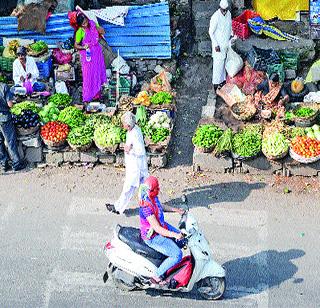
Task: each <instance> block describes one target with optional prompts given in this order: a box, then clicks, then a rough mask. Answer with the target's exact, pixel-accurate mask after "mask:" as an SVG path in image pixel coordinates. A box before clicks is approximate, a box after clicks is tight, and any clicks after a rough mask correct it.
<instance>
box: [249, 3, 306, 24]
mask: <svg viewBox="0 0 320 308" xmlns="http://www.w3.org/2000/svg"><path fill="white" fill-rule="evenodd" d="M253 7H254V9H255V11H256V12H258V13H259V14H260V16H261V17H262V18H264V19H267V20H268V19H271V18H274V17H279V18H280V19H282V20H294V19H295V17H296V12H297V11H309V0H277V1H270V0H254V1H253Z"/></svg>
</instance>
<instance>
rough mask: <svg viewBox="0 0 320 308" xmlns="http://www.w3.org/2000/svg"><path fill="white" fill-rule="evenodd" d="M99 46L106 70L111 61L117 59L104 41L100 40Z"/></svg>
mask: <svg viewBox="0 0 320 308" xmlns="http://www.w3.org/2000/svg"><path fill="white" fill-rule="evenodd" d="M99 44H100V45H101V47H102V52H103V56H104V62H105V64H106V68H108V67H110V66H111V63H112V61H113V60H114V59H115V58H116V57H117V55H116V54H115V53H114V52H113V51H112V49H111V47H110V46H109V45H108V43H107V41H106V40H104V39H100V40H99Z"/></svg>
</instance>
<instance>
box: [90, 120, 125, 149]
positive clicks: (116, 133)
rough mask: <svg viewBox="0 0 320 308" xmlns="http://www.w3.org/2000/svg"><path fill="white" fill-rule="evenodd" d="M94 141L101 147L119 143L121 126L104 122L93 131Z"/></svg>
mask: <svg viewBox="0 0 320 308" xmlns="http://www.w3.org/2000/svg"><path fill="white" fill-rule="evenodd" d="M93 138H94V141H95V142H96V144H97V145H99V146H101V147H107V146H112V145H116V144H119V143H121V127H119V126H115V125H113V124H104V125H101V126H99V127H97V128H96V129H95V131H94V136H93Z"/></svg>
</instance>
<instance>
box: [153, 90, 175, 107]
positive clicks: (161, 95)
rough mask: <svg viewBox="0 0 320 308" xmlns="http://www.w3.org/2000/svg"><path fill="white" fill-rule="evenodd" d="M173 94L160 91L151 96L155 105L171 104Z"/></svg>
mask: <svg viewBox="0 0 320 308" xmlns="http://www.w3.org/2000/svg"><path fill="white" fill-rule="evenodd" d="M172 98H173V96H172V95H171V94H170V93H169V92H165V91H160V92H158V93H156V94H154V95H152V96H151V97H150V101H151V103H152V104H154V105H163V104H171V102H172Z"/></svg>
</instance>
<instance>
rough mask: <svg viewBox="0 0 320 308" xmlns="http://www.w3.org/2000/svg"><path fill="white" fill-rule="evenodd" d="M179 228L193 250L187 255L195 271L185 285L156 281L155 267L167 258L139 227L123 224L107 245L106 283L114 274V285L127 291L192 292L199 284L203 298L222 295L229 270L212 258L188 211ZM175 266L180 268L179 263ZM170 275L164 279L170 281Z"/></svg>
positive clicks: (214, 298) (172, 275) (170, 273)
mask: <svg viewBox="0 0 320 308" xmlns="http://www.w3.org/2000/svg"><path fill="white" fill-rule="evenodd" d="M178 227H179V229H180V231H181V233H183V234H184V236H185V239H186V243H187V244H186V246H187V247H188V248H189V250H190V252H191V254H190V256H189V257H187V258H189V260H190V261H191V266H192V271H191V273H190V278H189V279H188V281H187V282H186V283H185V285H183V286H179V285H178V287H177V283H176V284H172V283H171V285H169V286H168V285H158V284H153V283H152V282H151V280H150V278H151V277H153V276H154V275H155V272H156V269H157V268H158V267H159V265H160V264H161V263H162V262H163V260H165V259H166V258H167V257H166V256H164V255H162V254H161V253H159V252H157V251H156V250H154V249H152V248H150V247H149V246H147V245H146V244H145V243H144V241H143V240H142V239H141V236H140V230H139V229H137V228H132V227H122V226H120V225H117V226H116V228H115V230H114V238H113V239H112V240H111V241H110V242H107V243H106V245H105V247H104V251H105V254H106V256H107V258H108V260H109V263H108V266H107V271H106V272H105V274H104V277H103V279H104V282H106V281H107V280H108V279H109V277H111V278H112V280H113V282H114V284H115V285H116V286H117V287H119V288H121V289H122V290H125V291H132V290H134V289H149V288H154V289H160V290H168V289H169V290H170V291H180V292H190V291H191V290H192V289H193V287H194V286H195V285H196V288H197V291H198V292H199V293H200V295H201V296H202V297H203V298H205V299H207V300H217V299H219V298H221V297H222V296H223V293H224V291H225V287H226V282H225V274H226V273H225V270H224V268H223V267H222V266H220V265H219V264H218V263H217V262H215V261H214V260H213V256H212V252H211V249H210V247H209V243H208V241H207V240H206V239H205V237H204V235H203V234H202V232H201V231H200V230H199V227H198V224H197V222H196V220H195V218H194V217H193V216H192V215H191V214H190V213H189V212H188V211H186V212H185V213H184V214H183V215H182V217H181V219H180V222H179V224H178ZM184 259H185V258H184ZM184 259H183V260H184ZM183 260H182V261H181V262H183ZM175 268H177V271H179V266H176V267H175ZM167 273H168V272H167ZM169 275H170V277H174V275H175V269H173V272H172V271H170V270H169V273H168V276H169ZM170 277H165V278H164V279H165V280H166V281H169V279H170ZM171 282H172V279H171Z"/></svg>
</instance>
